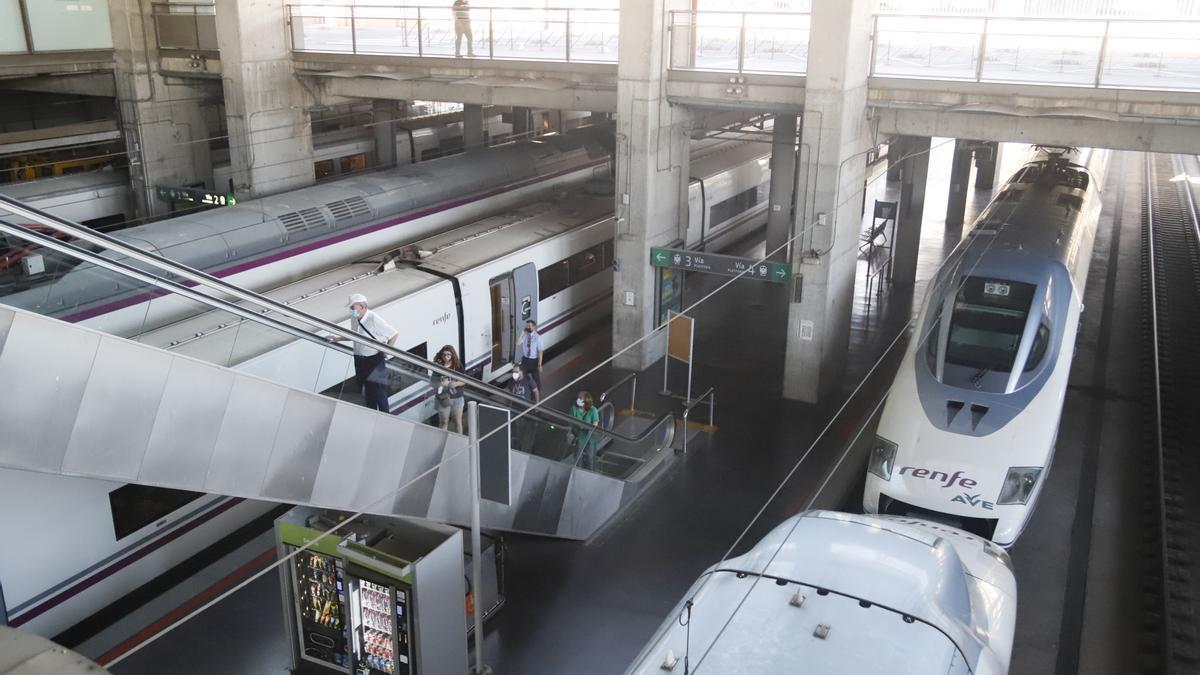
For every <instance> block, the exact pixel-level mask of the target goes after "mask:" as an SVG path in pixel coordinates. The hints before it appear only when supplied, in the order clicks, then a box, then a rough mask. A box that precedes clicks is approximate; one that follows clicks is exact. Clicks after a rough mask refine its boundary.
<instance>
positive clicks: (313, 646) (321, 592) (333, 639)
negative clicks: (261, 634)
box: [292, 551, 350, 673]
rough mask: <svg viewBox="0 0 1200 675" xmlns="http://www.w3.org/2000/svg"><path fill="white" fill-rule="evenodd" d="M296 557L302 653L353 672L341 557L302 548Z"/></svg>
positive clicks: (297, 607)
mask: <svg viewBox="0 0 1200 675" xmlns="http://www.w3.org/2000/svg"><path fill="white" fill-rule="evenodd" d="M292 560H293V566H292V575H293V576H292V579H293V584H294V586H295V588H296V591H297V593H296V595H295V598H296V623H297V629H298V630H299V632H300V641H301V645H302V650H301V654H300V656H301V657H302V658H304V659H306V660H308V661H314V662H316V663H320V664H322V665H327V666H333V667H334V668H336V669H338V670H341V671H343V672H347V673H348V672H350V658H349V650H348V649H347V647H348V646H349V640H348V637H349V629H348V628H347V626H345V616H346V611H345V608H346V590H345V573H344V570H343V563H342V561H341V559H340V558H335V557H333V556H329V555H325V554H322V553H313V552H312V551H300V552H299V553H298V554H296V556H295V557H294V558H292Z"/></svg>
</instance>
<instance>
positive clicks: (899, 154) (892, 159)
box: [886, 136, 908, 183]
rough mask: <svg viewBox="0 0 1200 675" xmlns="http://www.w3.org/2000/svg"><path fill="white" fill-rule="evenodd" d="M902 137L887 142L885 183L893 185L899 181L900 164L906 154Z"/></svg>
mask: <svg viewBox="0 0 1200 675" xmlns="http://www.w3.org/2000/svg"><path fill="white" fill-rule="evenodd" d="M904 138H905V137H904V136H896V137H894V138H891V139H889V140H888V154H887V179H886V180H887V182H889V183H895V182H896V181H898V180H900V163H901V160H902V159H903V158H904V155H906V154H908V152H907V150H906V149H905V147H904Z"/></svg>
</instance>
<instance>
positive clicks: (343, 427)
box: [312, 405, 379, 507]
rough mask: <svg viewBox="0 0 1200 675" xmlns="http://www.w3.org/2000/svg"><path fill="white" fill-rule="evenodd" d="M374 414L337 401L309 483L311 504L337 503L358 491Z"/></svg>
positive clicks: (341, 502)
mask: <svg viewBox="0 0 1200 675" xmlns="http://www.w3.org/2000/svg"><path fill="white" fill-rule="evenodd" d="M378 418H379V415H377V414H375V412H373V411H372V410H370V409H368V408H364V407H362V406H356V405H339V406H337V407H336V408H335V409H334V411H333V421H332V422H331V423H330V425H329V439H328V444H327V446H326V451H325V452H324V453H323V454H322V455H321V464H320V466H318V467H317V477H316V481H315V483H314V485H313V491H312V503H313V504H329V505H337V506H339V507H340V506H342V505H344V504H345V502H346V498H347V496H348V495H354V494H357V493H358V482H359V480H360V479H361V477H362V473H363V466H364V465H365V464H366V461H367V453H368V452H370V449H371V437H372V436H374V435H375V426H376V421H377V420H378ZM334 450H336V452H335V451H334Z"/></svg>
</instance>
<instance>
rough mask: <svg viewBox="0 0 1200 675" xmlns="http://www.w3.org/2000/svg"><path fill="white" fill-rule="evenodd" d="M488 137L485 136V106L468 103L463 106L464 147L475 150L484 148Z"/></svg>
mask: <svg viewBox="0 0 1200 675" xmlns="http://www.w3.org/2000/svg"><path fill="white" fill-rule="evenodd" d="M485 142H486V139H485V138H484V136H483V106H481V105H479V104H476V103H467V104H466V105H464V106H463V149H465V150H474V149H475V148H482V147H483V145H484V143H485Z"/></svg>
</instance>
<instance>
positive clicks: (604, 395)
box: [600, 373, 638, 410]
mask: <svg viewBox="0 0 1200 675" xmlns="http://www.w3.org/2000/svg"><path fill="white" fill-rule="evenodd" d="M637 376H638V374H637V373H629V374H628V375H626V376H625V377H622V378H621V379H619V380H617V382H616V384H614V385H613V386H611V387H609V388H608V389H605V390H604V391H602V392H601V393H600V403H607V402H608V399H609V397H610V396H612V393H613V392H615V391H616V390H618V389H620V388H621V387H623V386H625V383H626V382H632V384H631V385H630V392H629V409H630V410H637Z"/></svg>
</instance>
